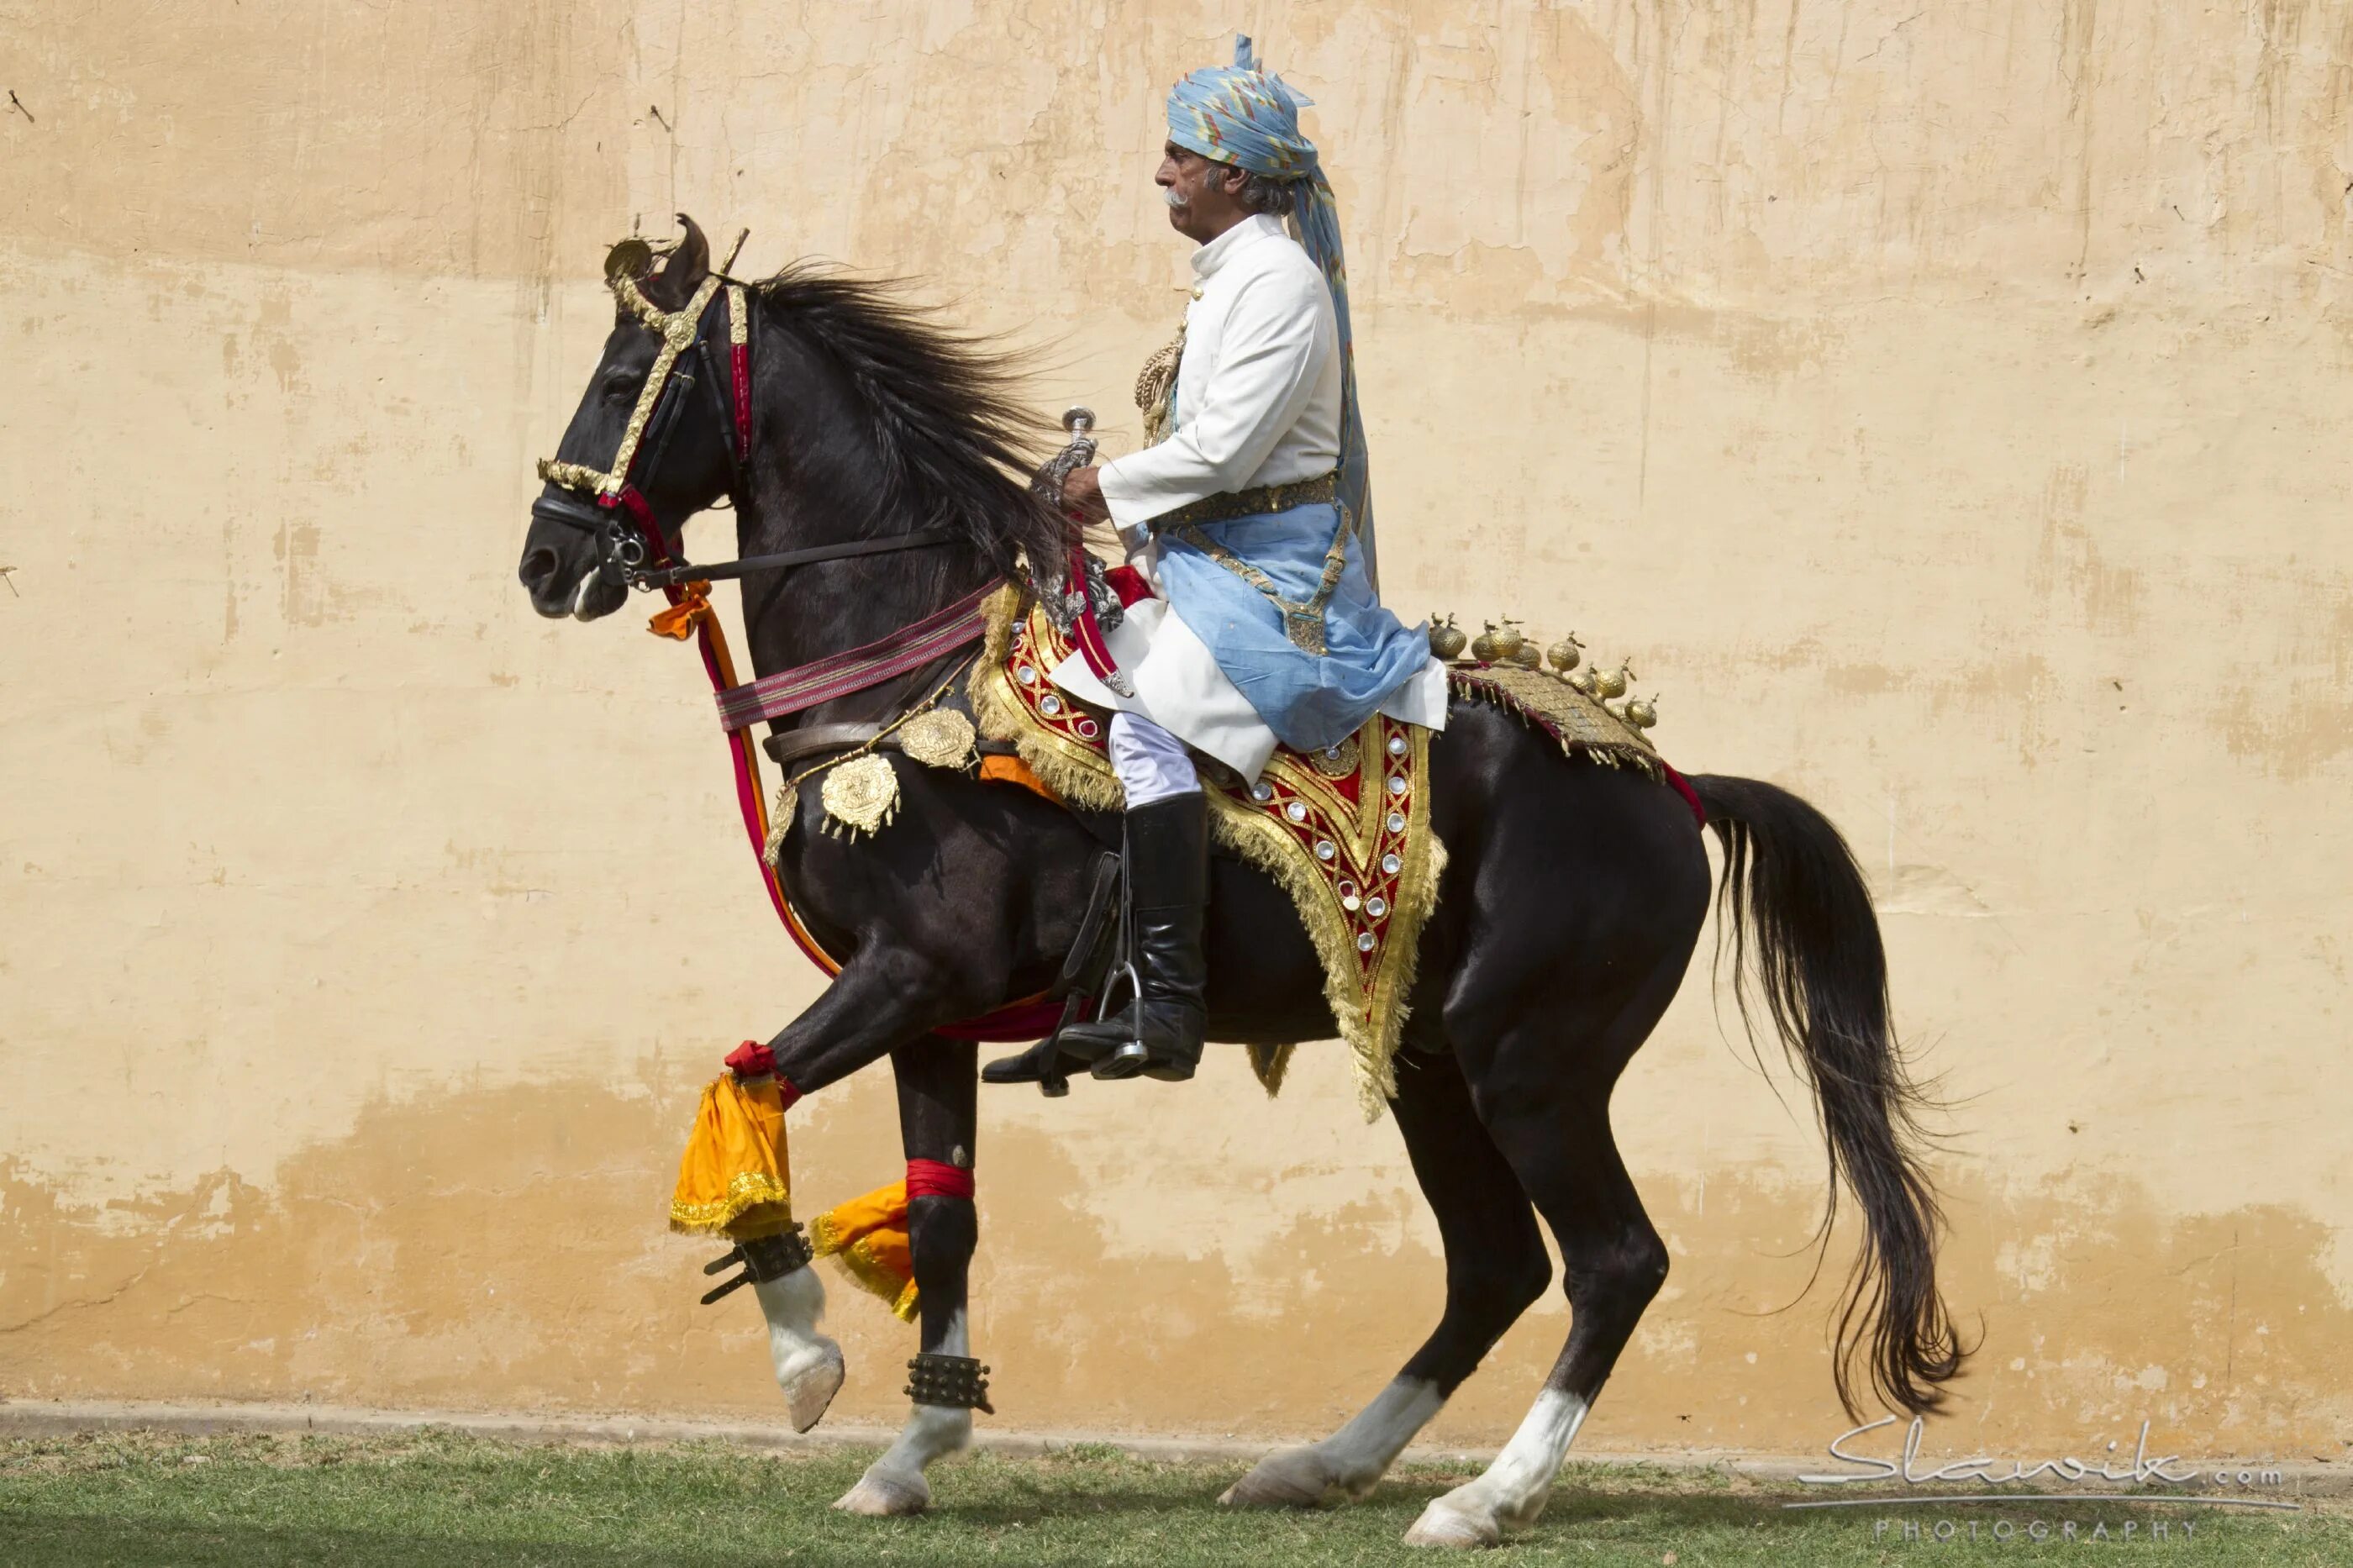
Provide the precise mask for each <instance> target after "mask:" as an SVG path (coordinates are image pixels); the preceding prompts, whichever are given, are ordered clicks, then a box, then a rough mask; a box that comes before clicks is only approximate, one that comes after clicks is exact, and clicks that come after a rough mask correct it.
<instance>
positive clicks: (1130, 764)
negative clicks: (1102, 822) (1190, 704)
mask: <svg viewBox="0 0 2353 1568" xmlns="http://www.w3.org/2000/svg"><path fill="white" fill-rule="evenodd" d="M1111 765H1112V767H1113V771H1115V772H1116V773H1118V774H1119V782H1120V787H1121V788H1123V789H1124V790H1125V791H1126V792H1127V804H1128V805H1130V806H1131V807H1133V806H1138V805H1151V804H1152V803H1153V802H1154V801H1155V800H1166V799H1167V798H1168V797H1169V796H1171V795H1191V794H1192V793H1193V792H1194V791H1196V790H1198V789H1199V788H1200V787H1201V773H1200V770H1199V769H1198V768H1196V767H1194V765H1193V759H1192V756H1191V755H1190V753H1188V752H1187V751H1186V749H1185V742H1182V741H1180V740H1178V739H1177V738H1176V736H1174V735H1172V734H1170V733H1169V732H1168V731H1166V730H1164V729H1162V728H1161V727H1160V726H1159V725H1157V724H1155V723H1154V722H1153V721H1151V720H1149V719H1146V718H1145V717H1144V716H1143V715H1142V714H1140V713H1127V712H1119V713H1113V715H1112V716H1111Z"/></svg>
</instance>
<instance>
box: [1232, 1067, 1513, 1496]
mask: <svg viewBox="0 0 2353 1568" xmlns="http://www.w3.org/2000/svg"><path fill="white" fill-rule="evenodd" d="M1397 1070H1398V1095H1397V1098H1396V1099H1395V1100H1391V1101H1390V1110H1391V1112H1392V1113H1393V1114H1394V1115H1395V1116H1396V1118H1397V1123H1398V1130H1399V1131H1401V1132H1402V1133H1403V1134H1404V1135H1405V1145H1406V1152H1407V1154H1408V1155H1409V1158H1410V1159H1411V1160H1412V1162H1413V1170H1414V1175H1415V1176H1416V1178H1418V1179H1419V1182H1420V1183H1421V1189H1422V1192H1423V1194H1425V1195H1426V1196H1427V1197H1428V1198H1429V1200H1430V1208H1431V1210H1432V1212H1433V1213H1434V1214H1435V1215H1437V1219H1438V1233H1439V1237H1440V1241H1441V1242H1442V1243H1443V1245H1444V1247H1445V1251H1446V1308H1445V1310H1444V1312H1443V1313H1442V1314H1441V1316H1440V1319H1439V1322H1438V1327H1437V1328H1436V1330H1435V1331H1432V1332H1431V1334H1430V1338H1429V1339H1428V1340H1427V1341H1425V1342H1423V1343H1422V1346H1421V1348H1420V1349H1419V1350H1418V1351H1416V1352H1414V1353H1413V1356H1412V1358H1411V1359H1410V1360H1409V1361H1408V1362H1407V1363H1405V1366H1404V1368H1403V1369H1402V1370H1401V1371H1399V1372H1398V1375H1397V1376H1396V1377H1395V1378H1394V1379H1392V1380H1391V1381H1390V1383H1389V1384H1388V1387H1386V1388H1384V1389H1382V1390H1381V1392H1380V1393H1379V1394H1377V1395H1376V1396H1375V1397H1374V1399H1373V1402H1372V1403H1371V1404H1370V1405H1366V1407H1365V1408H1364V1410H1363V1411H1361V1412H1359V1413H1358V1414H1357V1415H1356V1416H1355V1417H1354V1418H1353V1419H1352V1420H1350V1421H1349V1422H1348V1424H1347V1425H1346V1426H1343V1427H1341V1428H1340V1430H1339V1431H1337V1432H1335V1433H1334V1434H1333V1435H1332V1436H1329V1437H1326V1438H1324V1440H1323V1441H1322V1442H1320V1443H1313V1444H1310V1445H1308V1446H1306V1447H1297V1448H1284V1449H1281V1450H1278V1451H1277V1452H1275V1453H1272V1454H1269V1455H1268V1456H1267V1457H1266V1458H1263V1459H1261V1460H1260V1461H1259V1462H1258V1465H1257V1467H1256V1468H1253V1469H1252V1470H1251V1471H1250V1474H1248V1475H1246V1476H1244V1477H1243V1478H1242V1479H1240V1480H1239V1481H1236V1482H1235V1483H1234V1484H1233V1486H1232V1487H1231V1488H1230V1489H1228V1491H1227V1492H1226V1494H1225V1495H1224V1496H1223V1497H1221V1498H1219V1501H1220V1502H1222V1503H1226V1504H1228V1505H1229V1506H1245V1507H1288V1508H1318V1507H1325V1506H1329V1505H1331V1504H1334V1503H1337V1502H1342V1501H1348V1500H1357V1499H1361V1498H1364V1497H1365V1496H1366V1495H1367V1494H1369V1493H1370V1492H1371V1491H1372V1489H1373V1488H1374V1487H1375V1486H1376V1485H1377V1484H1378V1482H1379V1481H1380V1479H1381V1477H1382V1476H1383V1475H1384V1474H1386V1473H1387V1472H1388V1468H1389V1466H1390V1465H1391V1464H1393V1463H1394V1462H1395V1461H1396V1459H1397V1457H1398V1454H1399V1453H1401V1452H1402V1451H1403V1450H1404V1448H1405V1446H1406V1445H1407V1444H1408V1443H1409V1442H1410V1441H1412V1440H1413V1437H1414V1436H1415V1435H1416V1434H1417V1433H1419V1431H1420V1430H1421V1429H1422V1427H1423V1426H1426V1425H1428V1424H1429V1422H1430V1418H1431V1417H1432V1416H1434V1415H1437V1414H1438V1412H1439V1410H1440V1408H1441V1407H1442V1406H1443V1405H1445V1403H1446V1401H1447V1400H1448V1399H1449V1398H1450V1397H1451V1396H1452V1394H1453V1393H1454V1391H1455V1389H1456V1388H1457V1387H1459V1386H1461V1383H1462V1381H1463V1380H1464V1379H1465V1378H1467V1377H1469V1376H1470V1375H1471V1373H1472V1372H1474V1371H1476V1370H1477V1368H1478V1365H1479V1363H1480V1361H1481V1360H1482V1358H1483V1357H1484V1356H1485V1355H1486V1353H1487V1352H1489V1351H1490V1350H1492V1349H1493V1348H1494V1344H1495V1342H1496V1341H1497V1340H1499V1339H1501V1338H1503V1336H1504V1331H1505V1330H1507V1329H1509V1328H1510V1327H1511V1326H1512V1324H1513V1323H1514V1321H1517V1320H1518V1318H1519V1316H1520V1314H1521V1313H1522V1312H1524V1311H1525V1310H1527V1309H1528V1307H1529V1306H1530V1305H1531V1304H1532V1303H1533V1302H1535V1300H1536V1298H1537V1297H1539V1296H1541V1295H1543V1294H1544V1290H1545V1287H1546V1285H1547V1284H1549V1283H1550V1282H1551V1279H1552V1266H1551V1264H1550V1263H1549V1262H1548V1261H1547V1260H1546V1258H1545V1249H1544V1239H1543V1237H1540V1236H1539V1235H1538V1234H1537V1232H1536V1223H1535V1214H1534V1212H1533V1211H1532V1210H1531V1209H1530V1208H1529V1206H1528V1200H1527V1196H1526V1194H1525V1193H1524V1192H1522V1190H1521V1187H1520V1182H1519V1178H1518V1177H1517V1176H1516V1175H1515V1174H1514V1173H1513V1170H1512V1167H1511V1165H1510V1163H1508V1162H1507V1161H1505V1160H1504V1156H1503V1154H1502V1153H1501V1152H1498V1151H1497V1149H1496V1147H1495V1144H1494V1141H1493V1139H1491V1138H1490V1137H1489V1136H1488V1135H1487V1131H1486V1129H1485V1128H1484V1127H1482V1125H1480V1121H1479V1116H1478V1112H1477V1111H1476V1110H1474V1109H1473V1108H1472V1103H1471V1094H1470V1090H1469V1089H1467V1088H1466V1087H1465V1086H1464V1084H1463V1081H1462V1074H1461V1068H1459V1067H1458V1066H1457V1065H1456V1063H1455V1060H1454V1058H1452V1057H1451V1056H1432V1055H1424V1054H1421V1053H1419V1052H1413V1051H1407V1052H1401V1053H1399V1055H1398V1058H1397Z"/></svg>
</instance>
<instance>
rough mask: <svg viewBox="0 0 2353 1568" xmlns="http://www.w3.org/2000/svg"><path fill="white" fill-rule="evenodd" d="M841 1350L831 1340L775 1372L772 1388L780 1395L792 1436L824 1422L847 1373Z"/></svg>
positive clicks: (810, 1348) (805, 1352)
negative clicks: (790, 1424) (791, 1429)
mask: <svg viewBox="0 0 2353 1568" xmlns="http://www.w3.org/2000/svg"><path fill="white" fill-rule="evenodd" d="M847 1370H848V1369H847V1368H846V1367H845V1366H844V1364H843V1363H842V1359H841V1347H840V1346H839V1345H838V1344H835V1343H834V1342H832V1341H831V1340H826V1341H824V1342H821V1343H818V1344H816V1345H812V1346H811V1347H809V1349H807V1351H804V1352H801V1353H800V1354H798V1355H796V1356H794V1357H793V1358H792V1359H791V1360H789V1361H787V1362H786V1363H784V1364H783V1365H782V1366H779V1367H778V1368H776V1386H777V1387H778V1388H780V1389H782V1390H783V1391H784V1394H785V1412H786V1418H787V1419H788V1420H790V1421H791V1422H792V1424H793V1430H794V1431H796V1432H807V1431H808V1430H810V1429H811V1428H812V1427H814V1426H816V1425H817V1424H818V1422H820V1421H822V1420H824V1419H825V1413H826V1411H827V1410H828V1408H829V1407H830V1406H831V1405H832V1404H833V1396H834V1395H835V1394H839V1393H840V1392H841V1380H842V1378H843V1376H844V1375H845V1373H846V1372H847Z"/></svg>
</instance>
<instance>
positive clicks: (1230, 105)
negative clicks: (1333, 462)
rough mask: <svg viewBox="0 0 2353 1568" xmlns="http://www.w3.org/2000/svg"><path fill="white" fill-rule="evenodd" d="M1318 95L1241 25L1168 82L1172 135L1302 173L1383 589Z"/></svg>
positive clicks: (1346, 479)
mask: <svg viewBox="0 0 2353 1568" xmlns="http://www.w3.org/2000/svg"><path fill="white" fill-rule="evenodd" d="M1313 103H1314V100H1313V99H1310V98H1308V97H1307V96H1306V95H1304V94H1303V93H1302V92H1300V91H1299V90H1298V89H1296V88H1293V86H1291V84H1290V83H1288V82H1286V81H1284V80H1283V79H1282V78H1281V77H1279V76H1277V75H1275V74H1274V73H1273V72H1272V71H1266V70H1261V69H1260V68H1259V67H1258V61H1257V58H1256V57H1255V56H1254V55H1253V54H1252V52H1251V49H1250V38H1249V37H1248V36H1247V35H1246V34H1240V33H1237V34H1236V35H1235V36H1234V63H1233V64H1232V65H1230V66H1208V67H1204V68H1202V69H1200V70H1197V71H1195V72H1193V73H1192V74H1191V75H1190V76H1187V78H1186V79H1184V80H1182V81H1180V82H1178V83H1177V84H1176V86H1175V87H1173V88H1171V89H1169V90H1168V139H1169V140H1170V141H1172V142H1176V145H1178V146H1179V147H1184V148H1188V149H1190V150H1191V151H1193V152H1196V153H1199V154H1200V155H1201V156H1202V157H1204V158H1208V159H1211V160H1213V161H1215V162H1217V163H1231V164H1233V165H1234V166H1235V167H1237V168H1240V169H1247V170H1248V171H1250V173H1251V174H1264V175H1266V176H1267V177H1268V178H1270V179H1275V180H1283V181H1296V182H1298V189H1297V192H1296V195H1297V196H1298V200H1297V201H1295V202H1294V203H1293V214H1294V216H1295V218H1296V221H1297V223H1298V226H1299V243H1300V245H1301V246H1302V247H1304V248H1305V250H1306V252H1307V254H1308V256H1309V258H1311V259H1313V260H1314V263H1315V265H1316V266H1318V267H1320V268H1323V269H1324V281H1325V282H1327V283H1328V284H1330V285H1331V288H1332V313H1333V315H1334V317H1335V319H1336V320H1337V321H1338V324H1339V329H1340V396H1341V403H1340V499H1341V500H1342V502H1343V503H1344V504H1345V505H1346V507H1347V508H1348V512H1349V515H1350V516H1352V517H1354V518H1355V519H1356V541H1357V545H1358V547H1359V549H1360V550H1361V552H1362V553H1363V555H1364V561H1365V575H1366V580H1367V581H1369V582H1371V583H1372V584H1374V586H1375V587H1376V588H1377V587H1378V586H1379V583H1380V578H1379V575H1378V574H1377V573H1376V571H1375V570H1374V562H1373V498H1372V487H1371V483H1370V479H1369V476H1368V475H1367V473H1366V458H1365V427H1364V421H1363V420H1362V419H1361V418H1360V417H1359V416H1358V415H1357V411H1356V334H1355V333H1354V332H1353V331H1351V329H1350V328H1349V325H1348V270H1347V268H1346V266H1345V263H1344V262H1343V260H1342V258H1341V255H1340V213H1339V209H1338V207H1337V206H1336V205H1335V204H1334V202H1333V200H1332V186H1331V184H1330V182H1328V181H1327V180H1325V179H1324V166H1323V163H1322V162H1321V161H1320V160H1319V159H1318V158H1317V157H1316V155H1315V143H1314V142H1310V141H1309V140H1307V138H1306V137H1305V136H1303V135H1302V134H1301V133H1300V130H1299V111H1300V110H1303V109H1305V108H1308V107H1309V106H1310V105H1312V104H1313Z"/></svg>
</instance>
